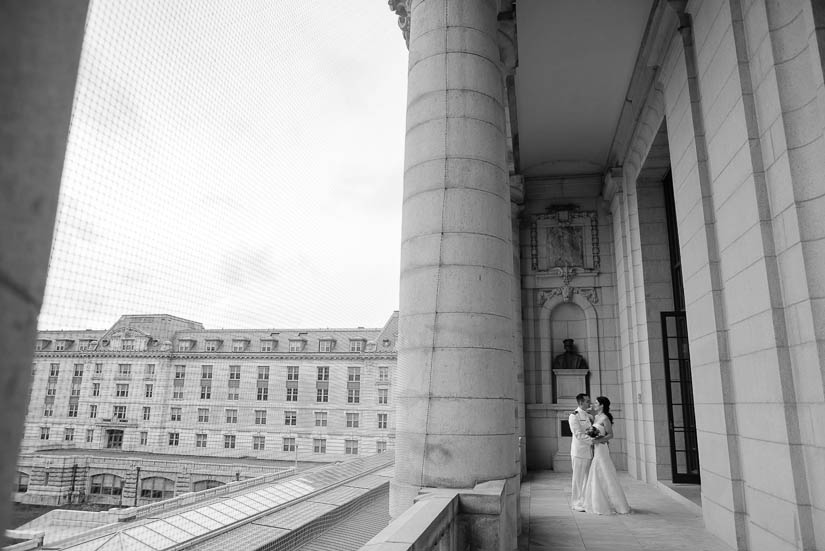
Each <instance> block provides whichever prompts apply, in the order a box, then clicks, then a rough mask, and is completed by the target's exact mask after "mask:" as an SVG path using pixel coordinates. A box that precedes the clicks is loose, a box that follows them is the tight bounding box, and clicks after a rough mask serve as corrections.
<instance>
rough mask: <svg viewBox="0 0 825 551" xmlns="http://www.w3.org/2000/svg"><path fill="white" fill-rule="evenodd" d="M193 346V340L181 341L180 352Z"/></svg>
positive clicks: (179, 343)
mask: <svg viewBox="0 0 825 551" xmlns="http://www.w3.org/2000/svg"><path fill="white" fill-rule="evenodd" d="M191 347H192V341H179V342H178V352H188V351H189V349H190V348H191Z"/></svg>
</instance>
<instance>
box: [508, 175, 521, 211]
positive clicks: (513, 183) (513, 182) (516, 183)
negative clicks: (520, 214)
mask: <svg viewBox="0 0 825 551" xmlns="http://www.w3.org/2000/svg"><path fill="white" fill-rule="evenodd" d="M510 202H511V203H515V204H516V205H521V204H523V203H524V176H522V175H521V174H511V175H510Z"/></svg>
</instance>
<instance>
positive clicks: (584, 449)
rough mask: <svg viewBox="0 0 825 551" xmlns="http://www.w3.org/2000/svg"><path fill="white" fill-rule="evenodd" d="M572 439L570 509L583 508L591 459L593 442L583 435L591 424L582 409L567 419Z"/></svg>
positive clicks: (591, 421)
mask: <svg viewBox="0 0 825 551" xmlns="http://www.w3.org/2000/svg"><path fill="white" fill-rule="evenodd" d="M567 422H568V423H570V431H571V432H572V433H573V439H572V441H571V443H570V459H571V461H572V463H573V494H572V496H571V498H570V504H571V506H572V507H574V508H576V507H582V508H583V507H584V484H585V482H587V472H588V471H589V470H590V461H591V460H592V458H593V440H592V439H591V438H590V437H589V436H587V434H585V431H586V430H587V429H589V428H590V427H591V426H592V424H593V419H592V417H591V416H590V414H589V413H587V412H586V411H584V410H583V409H582V408H580V407H578V408H576V411H574V412H573V413H571V414H570V417H568V418H567Z"/></svg>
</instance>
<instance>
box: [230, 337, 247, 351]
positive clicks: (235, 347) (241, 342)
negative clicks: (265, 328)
mask: <svg viewBox="0 0 825 551" xmlns="http://www.w3.org/2000/svg"><path fill="white" fill-rule="evenodd" d="M248 345H249V339H232V352H244V351H246V347H247V346H248Z"/></svg>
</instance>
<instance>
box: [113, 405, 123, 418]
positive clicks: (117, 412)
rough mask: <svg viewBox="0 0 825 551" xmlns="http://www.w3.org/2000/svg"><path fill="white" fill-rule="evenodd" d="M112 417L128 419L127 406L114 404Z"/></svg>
mask: <svg viewBox="0 0 825 551" xmlns="http://www.w3.org/2000/svg"><path fill="white" fill-rule="evenodd" d="M112 417H114V418H115V419H126V406H113V408H112Z"/></svg>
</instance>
